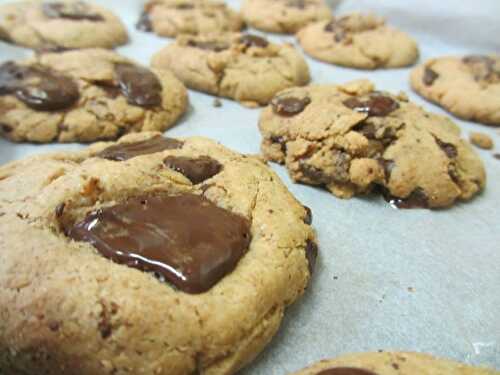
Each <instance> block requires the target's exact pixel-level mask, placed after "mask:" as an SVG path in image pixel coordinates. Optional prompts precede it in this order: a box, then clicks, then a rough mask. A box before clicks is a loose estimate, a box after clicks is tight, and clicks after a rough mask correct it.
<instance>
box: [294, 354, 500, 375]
mask: <svg viewBox="0 0 500 375" xmlns="http://www.w3.org/2000/svg"><path fill="white" fill-rule="evenodd" d="M392 374H398V375H443V374H446V375H499V374H500V372H499V371H495V370H493V369H491V370H490V369H487V368H480V367H472V366H469V365H465V364H462V363H458V362H454V361H450V360H446V359H439V358H435V357H432V356H430V355H428V354H422V353H405V352H383V353H360V354H351V355H346V356H343V357H340V358H337V359H327V360H323V361H321V362H318V363H316V364H315V365H313V366H311V367H308V368H306V369H304V370H302V371H299V372H296V373H294V375H392Z"/></svg>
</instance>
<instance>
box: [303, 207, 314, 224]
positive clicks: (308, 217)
mask: <svg viewBox="0 0 500 375" xmlns="http://www.w3.org/2000/svg"><path fill="white" fill-rule="evenodd" d="M304 210H306V216H305V217H304V223H306V224H307V225H311V224H312V221H313V216H312V211H311V209H310V208H309V207H307V206H304Z"/></svg>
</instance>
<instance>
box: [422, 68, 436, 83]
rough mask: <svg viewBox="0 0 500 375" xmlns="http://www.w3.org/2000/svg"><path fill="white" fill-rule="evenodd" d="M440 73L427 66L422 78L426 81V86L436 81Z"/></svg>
mask: <svg viewBox="0 0 500 375" xmlns="http://www.w3.org/2000/svg"><path fill="white" fill-rule="evenodd" d="M438 77H439V74H437V73H436V72H435V71H434V70H432V69H431V68H429V67H425V69H424V77H423V78H422V81H423V82H424V85H426V86H432V84H433V83H434V81H435V80H436V79H438Z"/></svg>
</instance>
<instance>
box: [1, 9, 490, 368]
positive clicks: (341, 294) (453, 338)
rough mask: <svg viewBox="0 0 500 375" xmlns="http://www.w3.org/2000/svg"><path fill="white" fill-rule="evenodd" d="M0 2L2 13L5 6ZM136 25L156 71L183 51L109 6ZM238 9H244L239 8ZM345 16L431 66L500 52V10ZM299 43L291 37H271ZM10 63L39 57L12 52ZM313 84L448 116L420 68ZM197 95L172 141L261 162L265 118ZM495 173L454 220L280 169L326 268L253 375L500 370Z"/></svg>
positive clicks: (339, 76)
mask: <svg viewBox="0 0 500 375" xmlns="http://www.w3.org/2000/svg"><path fill="white" fill-rule="evenodd" d="M5 2H6V1H5V0H0V4H2V3H5ZM98 2H99V3H102V4H103V5H105V6H108V7H110V8H113V9H114V11H115V12H116V13H118V14H119V15H120V16H121V17H122V18H123V20H124V22H125V23H126V25H127V26H128V28H129V32H130V35H131V43H130V44H129V45H127V46H125V47H122V48H119V51H120V52H121V53H123V54H125V55H127V56H129V57H131V58H134V59H136V60H138V61H140V62H141V63H144V64H147V63H148V62H149V59H150V57H151V55H152V54H153V53H154V52H155V51H157V50H158V49H159V48H161V47H162V46H164V45H166V44H167V43H170V42H171V40H169V39H165V38H159V37H156V36H154V35H152V34H147V33H142V32H138V31H136V30H135V28H134V24H135V22H136V21H137V17H138V15H139V12H140V9H141V1H139V0H100V1H98ZM228 3H230V4H231V5H232V6H234V7H235V8H238V7H239V6H240V1H238V0H232V1H231V0H229V1H228ZM331 4H332V7H335V8H336V9H335V12H336V13H337V14H341V13H345V12H347V11H351V10H362V11H367V10H372V11H375V12H377V13H379V14H381V15H383V16H386V17H388V18H389V20H390V22H391V23H392V24H393V25H395V26H398V27H400V28H402V29H404V30H406V31H408V32H410V33H411V34H412V35H413V36H414V37H415V38H416V39H417V40H418V41H419V42H420V47H421V61H424V60H426V59H428V58H431V57H433V56H440V55H449V54H463V53H488V52H490V53H491V52H496V53H499V52H500V22H499V18H500V1H498V0H476V1H473V2H469V1H461V0H440V1H439V2H438V1H433V0H406V1H402V0H384V1H379V0H352V1H344V2H342V3H341V4H338V1H332V2H331ZM268 37H269V38H270V39H273V40H287V41H293V38H291V37H282V36H277V35H271V36H268ZM0 51H1V53H0V60H1V61H2V62H3V61H6V60H8V59H17V58H22V57H24V56H29V55H30V54H31V52H30V51H29V50H25V49H22V48H19V47H14V46H10V45H7V44H4V43H0ZM308 62H309V64H310V68H311V72H312V77H313V82H315V83H334V82H346V81H348V80H351V79H357V78H363V77H369V78H370V79H372V80H373V81H374V82H375V83H376V84H377V85H378V87H379V88H381V89H386V90H390V91H400V90H403V91H406V92H408V93H409V96H410V98H411V99H412V100H414V101H416V102H417V103H420V104H422V105H423V106H424V107H425V108H426V109H428V110H430V111H433V112H437V113H444V112H443V111H442V110H441V109H439V108H438V107H436V106H434V105H432V104H430V103H428V102H426V101H425V100H423V99H421V98H419V97H418V96H417V95H415V94H414V93H412V92H411V90H410V86H409V83H408V74H409V71H410V70H409V69H396V70H382V71H376V72H370V71H359V70H352V69H345V68H340V67H334V66H331V65H327V64H324V63H320V62H316V61H314V60H312V59H309V58H308ZM222 101H223V106H222V108H214V107H213V106H212V103H213V97H211V96H208V95H204V94H200V93H196V92H193V91H190V102H191V108H190V110H189V113H188V114H187V115H186V116H185V117H184V119H183V120H182V121H181V122H180V123H179V124H178V125H177V126H175V127H174V128H173V129H171V130H169V131H168V132H167V133H168V134H169V135H170V136H174V137H175V136H179V137H183V136H191V135H204V136H208V137H211V138H214V139H216V140H218V141H220V142H222V143H223V144H225V145H226V146H228V147H230V148H232V149H235V150H238V151H240V152H243V153H257V152H259V144H260V135H259V132H258V129H257V126H256V124H257V121H258V116H259V110H258V109H254V110H252V109H247V108H244V107H242V106H240V105H239V104H236V103H234V102H231V101H229V100H222ZM455 121H456V122H457V123H458V124H459V125H460V126H461V128H462V129H463V131H464V136H467V134H468V132H470V131H473V130H476V131H482V132H485V133H488V134H489V135H490V136H492V137H493V138H494V140H495V142H496V144H497V148H496V152H500V135H499V133H498V130H495V129H493V128H489V127H486V126H483V125H478V124H473V123H469V122H464V121H460V120H457V119H455ZM78 147H81V146H79V145H48V146H47V145H45V146H40V145H29V144H12V143H9V142H7V141H4V140H0V163H5V162H7V161H10V160H13V159H17V158H21V157H24V156H26V155H29V154H35V153H40V152H44V151H48V150H55V149H69V148H78ZM478 152H479V153H480V154H481V156H482V157H483V160H484V162H485V165H486V169H487V173H488V183H487V188H486V191H485V192H484V193H483V194H481V195H480V196H479V197H477V198H475V199H474V200H473V201H472V202H469V203H463V204H458V205H456V206H455V207H453V208H451V209H447V210H439V211H429V210H395V209H393V208H391V207H390V206H389V205H388V204H386V203H385V202H384V201H383V200H382V199H381V198H379V197H375V196H374V197H365V198H354V199H351V200H340V199H337V198H335V197H333V196H332V195H330V194H329V193H327V192H325V191H322V190H320V189H317V188H313V187H308V186H303V185H297V184H293V183H292V182H291V181H290V178H289V177H288V175H287V173H286V171H285V169H284V168H283V167H280V166H277V165H274V164H273V165H272V168H273V169H275V170H276V171H277V172H278V173H279V175H280V176H281V177H282V179H283V181H284V182H285V184H287V186H288V187H289V189H290V190H291V191H292V192H293V193H294V194H295V195H296V196H297V197H298V198H299V199H300V200H301V201H302V202H303V203H304V204H306V205H307V206H309V207H311V209H312V210H313V214H314V226H315V228H316V230H317V233H318V237H319V244H320V257H319V260H318V265H317V268H316V272H315V275H314V280H313V282H312V285H311V286H310V288H309V290H308V291H307V293H306V295H305V296H304V298H303V299H302V300H301V301H299V302H298V303H296V304H295V305H293V306H292V307H291V308H290V309H289V310H288V313H287V315H286V317H285V320H284V323H283V326H282V328H281V330H280V332H279V333H278V335H277V336H276V337H275V339H274V340H273V341H272V343H271V344H270V345H269V346H268V348H267V349H266V350H265V352H264V353H263V354H261V355H260V356H259V357H258V359H257V360H256V361H255V362H254V363H253V364H252V365H251V366H249V367H248V368H247V369H246V370H244V371H242V374H245V375H254V374H255V375H260V374H266V375H267V374H272V375H284V374H286V373H287V372H290V371H294V370H298V369H300V368H302V367H304V366H306V365H308V364H310V363H312V362H314V361H317V360H320V359H322V358H328V357H334V356H337V355H340V354H343V353H348V352H358V351H376V350H379V349H396V350H410V351H424V352H429V353H432V354H435V355H438V356H444V357H449V358H453V359H456V360H460V361H464V362H468V363H472V364H478V365H479V364H481V365H488V366H492V367H496V368H498V369H500V230H499V222H500V220H499V219H500V214H499V210H498V201H499V197H500V160H496V159H494V158H493V156H492V152H488V151H478Z"/></svg>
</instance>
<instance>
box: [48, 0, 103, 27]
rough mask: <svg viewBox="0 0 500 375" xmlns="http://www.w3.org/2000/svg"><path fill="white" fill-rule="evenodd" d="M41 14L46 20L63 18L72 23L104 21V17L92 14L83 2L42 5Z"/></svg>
mask: <svg viewBox="0 0 500 375" xmlns="http://www.w3.org/2000/svg"><path fill="white" fill-rule="evenodd" d="M42 10H43V13H44V14H45V16H46V17H48V18H65V19H69V20H74V21H82V20H85V21H92V22H99V21H104V17H103V16H102V15H100V14H98V13H92V12H91V10H90V7H89V5H88V4H86V3H84V2H83V1H76V2H68V3H58V2H55V3H44V4H43V5H42Z"/></svg>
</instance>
